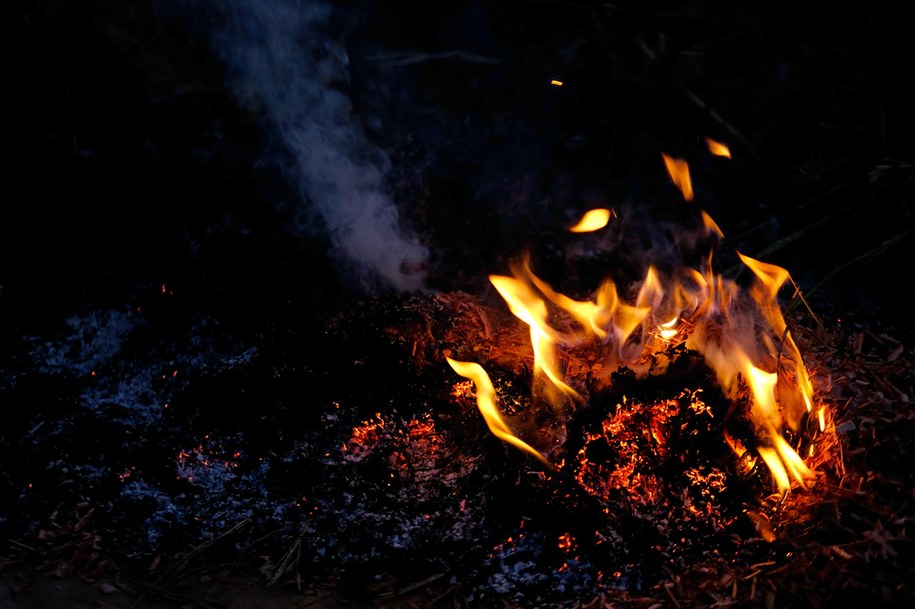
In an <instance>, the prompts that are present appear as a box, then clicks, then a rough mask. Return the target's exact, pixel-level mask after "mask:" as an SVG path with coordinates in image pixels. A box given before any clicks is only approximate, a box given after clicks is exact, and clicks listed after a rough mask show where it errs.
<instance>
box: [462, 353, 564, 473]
mask: <svg viewBox="0 0 915 609" xmlns="http://www.w3.org/2000/svg"><path fill="white" fill-rule="evenodd" d="M445 359H446V360H448V364H449V365H450V366H451V367H452V368H453V369H454V371H455V372H457V373H458V374H460V375H461V376H463V377H464V378H466V379H469V380H471V381H473V382H474V384H475V385H476V387H477V408H479V409H480V413H481V414H482V415H483V419H484V420H485V421H486V425H487V427H489V431H491V432H492V433H493V435H495V436H496V437H497V438H499V439H500V440H502V441H503V442H508V443H509V444H511V445H513V446H515V447H517V448H520V449H521V450H523V451H525V452H527V453H529V454H531V455H533V456H535V457H536V458H537V459H538V460H540V461H541V462H543V463H544V464H545V465H551V463H550V462H549V461H547V460H546V458H545V457H544V456H543V455H541V454H540V453H539V452H537V451H536V450H535V449H534V448H533V447H532V446H530V445H529V444H528V443H527V442H525V441H524V440H522V439H520V438H519V437H517V436H516V435H515V434H514V433H512V431H511V430H510V429H509V428H508V424H506V423H505V420H504V419H503V418H502V414H501V413H500V412H499V406H498V404H497V403H496V389H495V387H493V385H492V381H491V380H489V375H488V374H486V371H485V370H484V369H483V366H481V365H480V364H477V363H475V362H459V361H456V360H453V359H451V358H450V357H446V358H445Z"/></svg>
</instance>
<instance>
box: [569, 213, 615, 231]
mask: <svg viewBox="0 0 915 609" xmlns="http://www.w3.org/2000/svg"><path fill="white" fill-rule="evenodd" d="M612 215H613V210H610V209H604V208H598V209H592V210H591V211H588V212H585V215H583V216H582V217H581V220H579V221H578V223H577V224H575V226H573V227H571V228H570V229H569V232H572V233H590V232H594V231H596V230H600V229H602V228H604V227H605V226H607V223H609V222H610V218H611V217H612Z"/></svg>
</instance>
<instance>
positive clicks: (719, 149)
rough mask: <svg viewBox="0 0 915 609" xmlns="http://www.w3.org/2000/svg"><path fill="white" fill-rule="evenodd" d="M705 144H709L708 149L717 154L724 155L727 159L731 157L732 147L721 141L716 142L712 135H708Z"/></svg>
mask: <svg viewBox="0 0 915 609" xmlns="http://www.w3.org/2000/svg"><path fill="white" fill-rule="evenodd" d="M705 145H706V146H708V151H709V152H711V153H712V154H714V155H715V156H723V157H725V158H727V159H729V158H731V149H730V148H728V147H727V144H722V143H721V142H716V141H715V140H713V139H712V138H710V137H706V138H705Z"/></svg>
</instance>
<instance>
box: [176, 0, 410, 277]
mask: <svg viewBox="0 0 915 609" xmlns="http://www.w3.org/2000/svg"><path fill="white" fill-rule="evenodd" d="M192 4H194V5H196V6H198V8H200V10H202V11H203V12H204V13H205V16H206V19H207V22H208V28H210V30H211V31H210V32H209V37H210V39H211V41H212V43H213V45H214V47H215V50H216V52H217V53H218V54H219V56H220V57H221V58H222V60H223V61H224V62H225V64H226V68H227V72H228V78H229V85H230V87H231V88H232V90H233V92H234V94H235V95H236V96H237V97H238V98H239V100H240V101H241V102H242V103H243V104H245V105H246V106H247V107H248V108H249V109H251V110H252V111H254V112H256V113H258V114H260V115H262V116H263V117H264V118H265V119H266V120H267V121H268V122H269V124H270V125H269V126H270V128H272V129H273V130H274V131H275V132H276V133H277V134H278V135H279V137H280V138H281V139H282V141H283V142H284V143H285V145H286V146H287V147H288V149H289V152H290V153H291V155H292V157H293V158H294V159H295V164H296V166H295V167H292V168H291V171H290V172H289V174H290V175H291V176H292V179H294V180H295V181H296V183H295V186H296V187H298V188H299V190H300V192H301V193H302V197H303V199H305V200H306V201H307V203H308V205H310V208H311V210H314V211H317V212H318V215H319V216H320V218H321V220H323V223H324V225H325V226H326V228H327V230H328V231H329V234H330V237H331V241H332V242H333V244H334V246H335V247H336V248H337V250H338V251H337V252H336V253H338V254H341V255H343V256H344V257H345V258H348V259H349V260H350V261H352V262H354V263H355V265H356V266H358V267H360V268H361V270H363V271H368V272H366V273H363V279H364V283H365V284H366V285H367V286H368V285H377V284H378V283H379V279H380V280H381V281H380V283H382V284H387V285H388V287H393V288H395V289H399V290H416V289H420V288H421V287H422V285H423V282H424V273H423V271H422V269H423V268H424V266H425V261H426V257H427V251H426V249H425V247H424V246H423V245H422V244H421V243H420V242H419V240H418V239H417V238H416V236H415V235H412V234H408V233H407V232H405V231H404V229H403V228H402V227H401V225H400V218H399V214H398V211H397V208H396V206H395V205H394V203H393V202H392V201H391V199H390V198H389V197H388V196H387V195H386V194H385V193H384V190H383V179H384V175H385V171H386V169H387V166H388V164H389V163H388V160H387V157H386V155H385V154H384V153H383V151H381V150H380V149H379V148H378V147H377V146H376V145H374V144H373V143H372V142H370V141H369V140H368V138H367V137H366V135H365V133H364V132H363V130H362V127H361V126H360V124H359V122H358V120H357V117H355V116H354V115H353V112H352V104H351V102H350V100H349V98H348V97H347V96H346V95H345V94H344V93H343V92H341V91H340V90H339V89H338V88H336V87H335V85H339V84H341V83H346V82H347V81H348V77H349V74H348V69H347V64H348V58H347V54H346V50H345V48H344V47H343V44H342V43H341V42H339V40H337V39H335V38H334V37H333V36H332V35H330V33H329V32H328V29H329V23H330V20H331V17H332V11H333V8H332V7H331V6H329V5H327V4H324V3H321V2H315V1H307V0H306V1H297V0H229V1H226V2H207V1H204V2H200V3H198V2H192Z"/></svg>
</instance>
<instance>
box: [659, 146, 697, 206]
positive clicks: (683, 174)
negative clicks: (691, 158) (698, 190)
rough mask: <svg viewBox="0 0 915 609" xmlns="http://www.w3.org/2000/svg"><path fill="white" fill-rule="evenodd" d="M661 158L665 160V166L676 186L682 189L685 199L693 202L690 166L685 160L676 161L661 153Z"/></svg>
mask: <svg viewBox="0 0 915 609" xmlns="http://www.w3.org/2000/svg"><path fill="white" fill-rule="evenodd" d="M661 157H662V158H663V159H664V166H665V167H666V168H667V173H668V175H670V179H671V181H672V182H673V183H674V186H676V187H677V188H679V189H680V192H681V193H683V198H684V199H686V200H687V201H692V200H693V182H692V180H691V179H690V177H689V165H687V163H686V161H684V160H683V159H675V158H674V157H672V156H669V155H667V154H664V153H661Z"/></svg>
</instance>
